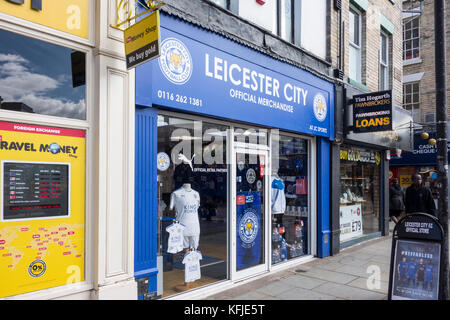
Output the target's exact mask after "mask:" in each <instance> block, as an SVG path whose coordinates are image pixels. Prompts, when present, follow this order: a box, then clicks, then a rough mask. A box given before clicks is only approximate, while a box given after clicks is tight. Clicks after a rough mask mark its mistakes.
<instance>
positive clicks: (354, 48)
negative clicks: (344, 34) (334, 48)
mask: <svg viewBox="0 0 450 320" xmlns="http://www.w3.org/2000/svg"><path fill="white" fill-rule="evenodd" d="M361 21H362V15H361V13H360V12H359V11H357V10H356V9H354V8H352V7H350V10H349V32H350V35H349V37H350V46H349V56H350V58H349V59H350V62H349V77H350V79H352V80H354V81H357V82H359V83H361V81H362V70H361V69H362V45H361V43H362V41H361V26H362V23H361Z"/></svg>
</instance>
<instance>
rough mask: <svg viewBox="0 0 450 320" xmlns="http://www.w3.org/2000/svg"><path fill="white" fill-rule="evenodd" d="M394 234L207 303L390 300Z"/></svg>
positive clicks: (213, 298) (311, 262)
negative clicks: (390, 271) (223, 301)
mask: <svg viewBox="0 0 450 320" xmlns="http://www.w3.org/2000/svg"><path fill="white" fill-rule="evenodd" d="M393 227H394V225H393V223H392V222H391V225H390V229H391V232H390V235H389V236H385V237H381V238H377V239H372V240H368V241H366V242H363V243H361V244H357V245H354V246H351V247H348V248H345V249H342V250H341V251H340V252H339V253H338V254H336V255H334V256H329V257H326V258H322V259H314V260H312V261H310V262H307V263H303V264H298V265H295V266H293V267H290V268H289V269H285V270H282V271H278V272H273V273H271V274H269V275H267V276H265V277H262V278H258V279H256V280H254V281H250V282H245V283H244V284H241V285H238V286H236V287H234V288H232V289H229V290H226V291H222V292H220V293H218V294H214V295H212V296H209V297H207V298H206V299H205V300H387V297H388V288H389V267H390V258H391V245H392V230H393Z"/></svg>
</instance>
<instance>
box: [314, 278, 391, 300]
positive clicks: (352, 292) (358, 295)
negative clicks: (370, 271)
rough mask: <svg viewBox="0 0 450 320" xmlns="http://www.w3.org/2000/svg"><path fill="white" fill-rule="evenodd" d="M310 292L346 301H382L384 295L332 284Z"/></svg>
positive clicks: (326, 284) (325, 284)
mask: <svg viewBox="0 0 450 320" xmlns="http://www.w3.org/2000/svg"><path fill="white" fill-rule="evenodd" d="M312 291H315V292H319V293H323V294H328V295H332V296H335V297H338V298H343V299H348V300H382V299H384V298H385V295H384V294H381V293H378V292H374V291H369V290H364V289H359V288H356V287H351V286H348V285H343V284H339V283H332V282H327V283H324V284H322V285H320V286H318V287H316V288H314V289H312Z"/></svg>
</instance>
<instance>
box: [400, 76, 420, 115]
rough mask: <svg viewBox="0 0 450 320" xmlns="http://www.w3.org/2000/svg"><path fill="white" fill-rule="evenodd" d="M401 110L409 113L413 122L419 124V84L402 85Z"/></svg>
mask: <svg viewBox="0 0 450 320" xmlns="http://www.w3.org/2000/svg"><path fill="white" fill-rule="evenodd" d="M403 108H405V109H406V110H408V111H411V113H412V117H413V121H414V122H420V92H419V82H410V83H405V84H403Z"/></svg>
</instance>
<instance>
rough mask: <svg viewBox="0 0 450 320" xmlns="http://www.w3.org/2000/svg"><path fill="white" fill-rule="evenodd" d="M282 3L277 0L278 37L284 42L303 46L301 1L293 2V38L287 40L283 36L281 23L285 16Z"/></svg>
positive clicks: (293, 0) (292, 0)
mask: <svg viewBox="0 0 450 320" xmlns="http://www.w3.org/2000/svg"><path fill="white" fill-rule="evenodd" d="M282 1H284V0H277V35H278V36H279V37H280V38H282V39H283V40H285V41H287V42H290V43H292V44H294V45H297V46H299V47H300V46H301V8H302V6H301V5H302V2H301V0H291V38H290V39H285V38H283V37H282V35H281V22H282V17H283V14H282V12H281V7H282Z"/></svg>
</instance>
